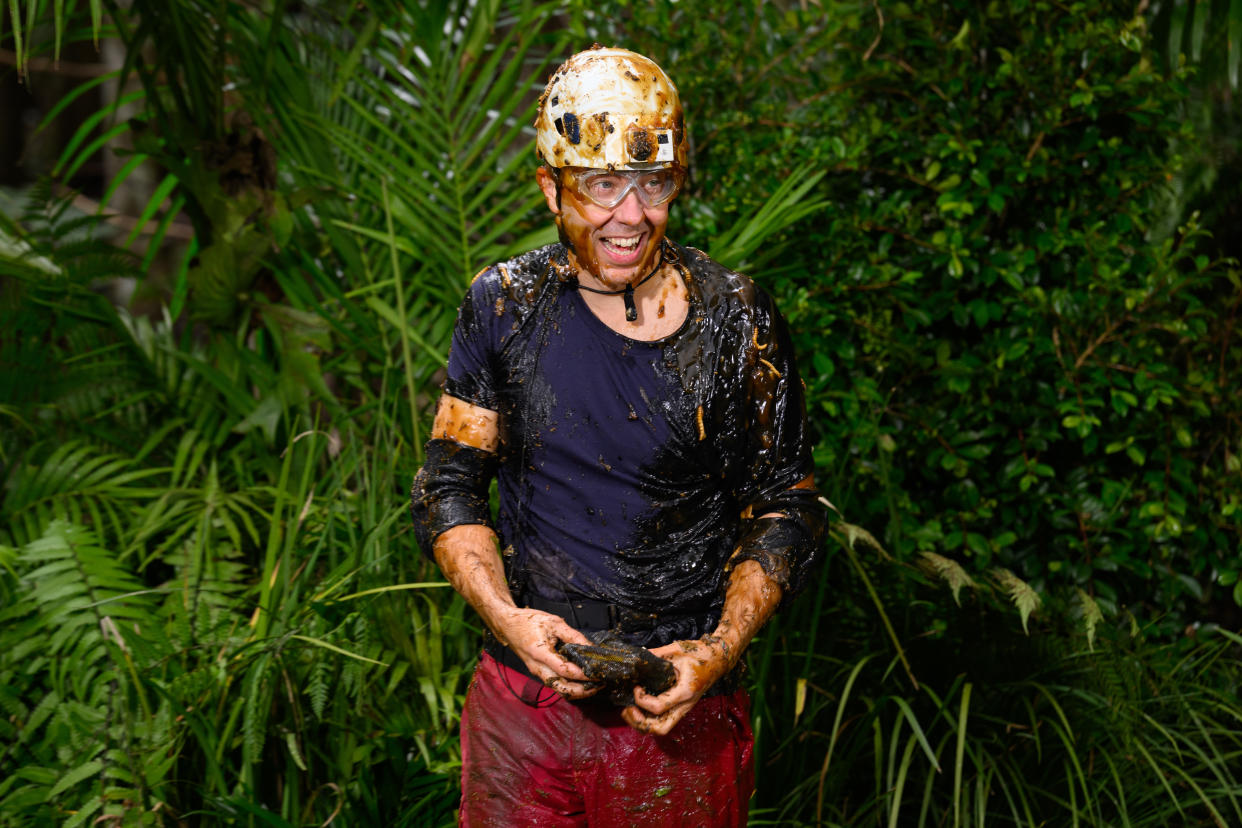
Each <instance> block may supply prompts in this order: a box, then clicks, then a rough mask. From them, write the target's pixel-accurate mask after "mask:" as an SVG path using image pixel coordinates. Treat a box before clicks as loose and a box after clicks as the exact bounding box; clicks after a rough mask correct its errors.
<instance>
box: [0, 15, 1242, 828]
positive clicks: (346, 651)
mask: <svg viewBox="0 0 1242 828" xmlns="http://www.w3.org/2000/svg"><path fill="white" fill-rule="evenodd" d="M79 6H81V7H80V8H79ZM18 7H20V8H21V9H24V10H28V11H29V12H30V13H31V17H30V18H29V20H31V21H36V22H39V21H42V22H43V27H42V28H40V27H37V26H36V27H31V26H30V25H29V22H27V21H26V19H25V18H24V17H22V16H19V20H22V21H23V22H24V23H25V27H24V29H22V32H21V37H22V38H23V39H22V41H21V42H20V43H18V42H17V40H18V38H17V37H16V36H15V35H13V34H11V35H10V37H12V39H13V41H14V46H15V47H17V48H18V50H19V51H20V50H22V49H33V50H34V51H35V53H36V55H37V54H38V53H39V50H43V54H47V53H48V52H52V51H54V50H55V49H56V48H58V47H57V46H56V45H55V43H56V33H57V32H64V33H65V34H64V36H65V38H66V39H67V40H68V41H70V42H71V41H73V39H74V38H77V37H82V36H88V35H89V33H90V30H91V25H92V24H91V12H92V8H91V7H92V4H74V3H70V4H68V9H67V11H66V15H67V17H66V18H65V20H67V21H69V23H64V22H63V21H62V22H61V23H57V22H56V21H55V20H53V19H52V18H51V17H50V16H47V10H46V9H42V8H41V7H40V6H39V4H35V3H30V4H18ZM103 9H104V11H106V12H107V14H106V15H105V16H104V17H103V18H102V24H103V32H102V33H103V34H104V35H105V36H112V37H117V38H119V39H120V41H121V42H122V43H123V45H124V47H125V49H126V53H127V54H128V55H130V56H131V57H132V58H133V63H132V64H128V65H126V66H125V67H122V70H121V73H122V74H124V75H126V76H127V77H128V78H129V79H130V81H131V85H130V86H129V87H127V91H126V92H125V93H124V96H112V97H109V96H108V95H103V96H101V97H100V98H99V99H98V100H99V101H100V107H101V109H100V110H99V116H98V117H97V118H92V119H87V120H86V121H85V122H83V123H82V124H81V125H80V128H78V131H77V133H76V135H74V136H73V137H72V138H71V140H70V141H68V142H67V143H66V144H65V146H64V147H63V148H61V152H60V157H59V161H58V163H57V164H56V169H55V170H53V171H52V177H51V178H50V179H48V180H46V181H45V182H43V183H41V184H39V185H38V186H35V187H33V188H30V189H28V190H27V191H25V192H23V193H21V194H17V195H15V197H14V198H13V199H12V200H11V204H10V206H9V208H8V209H6V211H5V215H4V216H3V217H2V218H0V221H2V222H3V225H2V230H3V235H2V236H0V241H2V242H3V250H4V254H3V267H4V269H5V272H6V279H5V283H4V285H3V287H2V288H0V296H2V310H0V313H2V314H3V319H2V320H0V323H2V324H3V326H4V330H5V331H6V332H7V333H6V336H5V338H4V342H3V354H2V355H3V359H0V388H3V389H4V390H3V394H2V396H0V451H2V452H3V453H2V454H0V462H3V464H4V487H3V500H2V501H0V516H2V517H3V520H2V521H0V533H2V534H0V544H3V545H0V565H3V567H4V570H3V573H2V574H0V595H3V599H4V600H3V610H0V618H3V627H0V639H2V640H0V653H3V655H0V679H3V680H2V681H0V686H2V687H3V690H2V691H0V706H2V707H3V710H4V711H5V718H4V720H3V721H0V732H3V734H4V744H5V747H4V748H3V749H0V822H2V823H3V824H53V823H64V824H86V823H88V822H93V821H96V820H104V821H110V822H117V823H122V824H194V823H196V822H212V823H214V822H219V823H233V822H238V821H245V822H249V823H254V824H275V825H281V824H324V823H325V822H327V821H331V820H341V821H342V823H343V824H355V823H358V824H442V823H445V822H451V820H452V809H453V807H454V806H455V796H456V793H455V784H456V782H455V779H454V778H453V774H454V770H455V767H456V764H455V763H456V761H457V760H456V745H455V741H454V732H453V728H454V725H455V721H456V716H457V713H458V710H459V704H460V698H461V695H462V694H463V693H464V687H465V682H466V677H467V676H468V674H469V669H470V667H471V666H472V661H473V658H474V656H475V653H476V651H477V634H478V630H477V621H476V620H475V619H474V618H473V616H472V615H471V614H470V613H469V612H468V611H466V610H465V608H464V607H463V606H462V603H461V601H460V600H459V599H457V598H455V597H454V596H452V595H451V591H449V590H447V589H445V588H444V587H443V584H442V583H441V582H440V580H439V577H438V574H437V573H435V572H433V571H430V570H429V569H428V568H427V566H426V565H425V564H424V562H422V561H421V560H420V559H419V558H418V556H417V555H416V554H415V553H414V551H413V549H412V541H411V538H410V536H409V533H408V531H407V530H406V523H405V521H406V518H405V516H404V507H403V503H404V491H405V489H406V487H407V485H408V481H409V479H410V477H411V476H412V473H413V471H414V469H416V468H417V465H418V462H419V458H420V454H421V443H422V441H423V438H424V435H425V431H426V426H427V421H428V419H429V414H430V410H431V405H432V404H433V402H434V398H435V393H436V389H437V384H438V373H437V372H438V370H439V368H440V366H441V365H442V364H443V360H444V352H445V348H446V343H447V339H448V333H449V329H450V325H451V321H452V317H453V310H454V308H455V306H456V303H457V301H458V298H459V296H460V295H461V292H462V291H463V289H464V286H465V284H466V283H467V281H468V279H469V278H470V276H472V275H473V273H474V272H476V271H477V270H478V269H479V268H480V267H482V266H484V265H485V264H487V263H489V262H490V261H493V260H495V259H497V258H499V257H501V256H503V255H506V254H507V252H509V251H519V250H523V249H528V248H529V247H531V246H534V245H535V244H539V243H542V242H543V241H546V240H550V238H551V235H550V232H549V229H548V226H547V221H546V216H544V215H543V214H542V213H541V210H540V208H539V199H538V195H537V192H536V190H535V188H534V187H533V186H531V178H532V176H531V168H532V165H533V162H532V159H533V153H532V151H531V150H530V146H529V144H530V141H531V132H530V129H529V126H528V125H529V124H530V123H531V121H532V120H533V109H532V107H533V105H534V99H535V97H536V95H537V93H538V91H539V90H540V89H541V87H542V83H543V79H544V78H545V77H546V75H547V74H548V72H549V71H550V69H551V67H552V66H554V65H555V63H556V62H557V60H559V59H560V58H561V57H563V56H564V55H566V54H568V53H569V52H570V51H573V50H574V49H577V48H580V47H582V46H584V45H587V44H589V43H590V42H591V41H592V40H598V41H600V42H605V43H619V44H622V45H626V46H629V47H631V48H636V49H638V50H640V51H645V52H647V53H649V54H651V55H653V56H655V57H656V58H657V59H658V60H660V61H661V62H662V63H663V64H664V65H665V66H666V68H667V69H668V70H669V72H670V74H672V76H673V77H674V78H675V79H676V80H677V82H678V84H679V86H680V88H681V91H682V94H683V98H684V100H685V102H686V104H687V111H688V117H689V126H690V134H691V136H692V140H693V156H692V159H693V170H692V183H691V188H690V191H689V192H688V193H687V194H686V195H685V196H683V197H682V198H681V199H679V204H678V208H677V210H675V212H674V226H673V228H672V231H671V232H672V234H673V236H674V237H675V238H678V239H679V240H682V241H685V242H688V243H691V244H695V245H696V246H700V247H703V248H704V249H706V250H708V251H709V252H711V253H713V255H716V256H718V257H719V258H721V259H722V260H723V261H726V262H727V263H729V264H731V265H733V266H737V267H742V268H744V269H746V270H747V271H748V272H750V273H752V274H753V275H755V277H756V278H757V279H758V280H759V281H760V282H761V283H762V284H764V285H765V286H767V287H768V288H769V289H770V290H772V291H773V292H774V293H776V294H777V296H778V298H779V301H780V304H781V307H782V308H783V309H784V311H785V313H786V315H787V316H788V317H789V318H790V320H791V322H792V324H793V326H794V328H795V333H796V336H797V337H798V345H799V353H800V355H801V359H802V368H803V374H804V378H805V380H806V383H807V386H808V399H809V401H810V407H811V416H812V420H813V422H814V426H815V428H816V430H817V433H818V434H819V435H820V440H819V443H818V448H817V455H816V459H817V464H818V466H819V480H820V483H821V488H822V489H823V490H824V492H825V494H826V495H827V496H828V497H829V498H830V499H831V500H832V501H833V503H834V504H835V505H836V507H837V508H838V509H839V510H840V512H841V513H842V515H843V516H844V517H845V518H846V519H848V523H846V522H842V523H841V524H840V525H839V526H838V530H837V532H836V534H835V537H834V541H833V549H834V550H836V554H834V555H833V556H831V558H830V561H829V564H828V565H827V566H826V567H825V568H824V570H823V571H822V573H821V578H820V583H819V585H818V589H816V590H813V591H810V592H809V594H807V595H805V596H804V597H803V598H801V599H800V600H799V601H798V602H797V604H796V605H795V606H794V607H793V608H792V610H791V611H790V612H788V613H787V614H785V615H784V616H782V617H781V618H779V619H777V620H776V621H775V622H774V623H773V624H772V625H771V626H770V627H769V628H768V629H767V630H766V631H765V633H764V634H763V636H762V637H761V638H760V639H759V640H757V642H756V644H755V645H754V647H753V648H752V650H751V653H750V664H751V668H752V673H751V676H752V677H751V685H752V691H753V694H754V699H755V715H756V729H757V733H758V738H759V752H758V755H759V756H760V766H759V778H760V789H759V793H758V794H757V798H756V802H755V821H756V822H760V823H761V822H764V821H769V822H772V823H775V824H797V823H801V824H830V825H838V824H840V825H846V824H861V823H868V824H871V823H874V822H876V821H879V820H884V821H886V822H887V824H890V825H895V824H916V823H917V824H937V825H941V824H949V823H952V824H954V825H959V824H962V823H963V822H973V823H979V824H986V823H993V824H1015V825H1017V824H1021V825H1025V824H1030V825H1037V824H1044V823H1048V824H1070V823H1071V822H1073V821H1075V820H1078V821H1080V822H1081V823H1082V824H1088V825H1153V826H1155V825H1168V824H1186V825H1197V824H1203V825H1212V824H1217V825H1224V824H1230V823H1232V822H1238V823H1242V806H1240V804H1239V802H1240V800H1242V782H1240V780H1239V774H1238V771H1237V768H1238V757H1239V756H1242V741H1240V739H1239V736H1238V733H1239V728H1238V727H1237V725H1238V723H1239V721H1242V711H1240V710H1239V708H1238V705H1237V692H1238V683H1239V676H1240V675H1242V672H1240V670H1239V659H1238V650H1237V646H1238V644H1239V640H1238V638H1237V635H1236V631H1237V629H1238V626H1239V620H1238V619H1239V616H1238V609H1237V607H1238V605H1239V604H1242V600H1240V599H1242V587H1240V586H1239V584H1238V580H1237V574H1238V569H1239V568H1240V565H1239V560H1240V559H1242V556H1240V555H1239V553H1240V552H1242V539H1240V537H1239V526H1240V522H1239V520H1238V509H1239V504H1240V502H1242V484H1240V482H1239V481H1240V480H1242V475H1240V474H1239V462H1240V461H1239V451H1240V450H1242V446H1240V445H1239V413H1240V411H1242V405H1240V404H1239V402H1240V401H1239V392H1238V390H1237V386H1238V383H1237V382H1236V381H1235V380H1234V374H1235V373H1236V369H1237V365H1238V359H1239V356H1240V351H1242V344H1240V343H1239V341H1238V339H1237V337H1235V336H1234V332H1233V328H1234V325H1235V322H1236V316H1237V309H1238V305H1239V301H1240V297H1242V289H1240V288H1242V285H1239V271H1238V267H1237V264H1236V262H1235V261H1234V260H1232V259H1231V258H1230V256H1232V255H1236V254H1237V253H1238V250H1237V247H1236V245H1237V238H1238V234H1237V233H1236V212H1235V211H1233V209H1232V208H1231V207H1230V205H1235V204H1236V203H1238V202H1237V195H1238V193H1237V181H1238V177H1237V170H1238V169H1239V160H1238V149H1237V147H1238V145H1237V135H1238V132H1237V114H1236V106H1235V105H1232V104H1231V102H1232V101H1234V100H1235V97H1234V96H1235V95H1236V90H1237V66H1238V59H1237V55H1238V51H1239V50H1238V48H1237V43H1239V42H1242V3H1239V2H1236V0H1230V2H1198V3H1190V2H1184V3H1153V4H1141V6H1140V7H1138V8H1136V7H1134V6H1131V5H1129V4H1123V3H1070V4H1061V3H1052V2H1022V0H1018V1H1017V2H1012V3H1007V4H1001V3H990V4H976V3H967V2H964V0H961V1H960V2H959V1H958V0H947V2H941V3H892V4H888V3H875V4H871V3H827V2H825V3H823V4H822V5H821V4H815V3H762V4H759V3H754V4H752V3H741V4H708V3H695V2H680V3H671V2H662V1H660V0H657V2H636V1H635V2H621V3H617V4H615V5H614V6H612V7H610V8H608V9H606V10H604V9H600V8H598V7H596V6H594V5H588V4H570V5H568V6H557V7H554V6H534V5H532V4H518V3H513V4H508V3H506V4H502V3H500V2H482V3H476V4H473V5H470V4H465V3H463V4H440V3H426V4H405V3H400V4H397V3H394V4H391V5H389V4H386V3H374V4H371V6H370V8H366V9H362V8H358V7H357V6H351V5H350V4H334V3H322V4H304V5H303V4H284V3H277V4H273V5H272V6H271V7H270V8H267V7H263V8H260V7H257V6H253V5H244V4H231V3H226V4H214V3H212V4H208V3H202V2H199V0H180V2H176V3H155V2H145V0H135V2H134V3H132V4H131V5H130V6H128V7H126V8H119V7H114V6H112V5H111V4H108V3H104V4H103ZM40 15H43V17H41V16H40ZM44 18H46V19H44ZM8 23H9V27H8V29H7V31H9V32H12V31H13V25H12V24H13V20H12V19H10V20H9V21H8ZM1235 31H1236V32H1237V34H1236V35H1234V34H1231V32H1235ZM1230 38H1232V40H1230ZM1231 43H1232V45H1231ZM140 54H141V55H144V57H143V59H138V58H137V56H138V55H140ZM160 67H164V68H167V67H178V71H175V72H160V71H157V69H158V68H160ZM32 82H33V83H38V82H39V79H38V77H37V76H36V77H35V78H34V79H33V80H32ZM122 100H124V101H126V102H128V103H130V104H132V105H133V106H134V107H135V109H134V111H133V112H127V113H122V110H121V109H120V107H121V102H122ZM63 103H64V105H67V104H68V99H67V98H66V100H65V101H64V102H63ZM135 113H136V114H135ZM48 117H49V119H50V121H51V122H52V123H58V121H57V120H56V119H57V118H63V117H64V113H63V112H62V110H61V107H60V106H57V107H55V108H53V109H52V110H51V111H50V112H49V113H48ZM100 136H105V137H107V138H108V140H109V141H112V142H113V143H112V144H109V145H108V146H109V147H115V146H116V144H115V142H128V144H129V146H130V147H132V149H131V150H129V151H126V152H125V153H124V154H122V155H121V156H120V159H119V162H120V167H119V172H118V173H117V174H116V175H115V177H114V178H113V179H112V180H111V181H105V182H102V184H101V185H100V186H98V190H99V200H100V201H101V202H108V201H109V200H110V198H113V197H118V196H116V193H117V192H119V191H120V188H121V182H124V180H125V179H126V178H127V176H130V175H132V174H134V173H135V171H136V170H139V169H149V170H152V171H153V172H154V181H155V182H156V184H155V186H154V188H153V189H152V190H151V194H150V195H149V196H148V200H147V201H146V206H145V207H144V208H142V217H143V219H144V220H145V219H150V220H151V221H152V227H153V228H154V230H153V232H151V233H149V234H145V235H142V234H139V233H137V232H134V233H132V234H128V233H120V234H117V233H116V232H115V231H113V230H112V229H111V225H109V224H107V223H105V222H103V221H102V220H101V219H100V218H98V217H97V216H94V215H90V214H86V215H83V214H81V213H79V212H78V211H76V210H75V209H74V208H73V207H72V206H71V198H70V196H68V195H64V194H62V192H61V191H59V190H56V189H54V187H53V182H66V183H69V184H74V183H75V182H78V183H81V180H82V179H81V176H80V175H79V171H81V170H83V169H85V168H89V165H88V162H89V161H90V160H91V159H92V158H95V157H96V156H97V154H98V153H100V152H105V153H106V152H115V149H109V148H105V146H104V145H105V143H106V142H105V141H104V140H97V138H99V137H100ZM113 183H117V187H113V186H112V185H113ZM91 186H95V185H91ZM1199 210H1201V212H1197V211H1199ZM185 225H188V226H189V228H190V229H191V230H192V235H193V241H192V242H191V243H190V244H189V246H188V247H186V246H178V245H177V244H176V243H175V242H174V241H173V240H172V236H170V235H169V230H170V228H172V227H174V226H185ZM140 235H141V238H140ZM144 244H145V246H144ZM118 277H119V278H123V279H131V280H133V282H134V283H135V284H136V285H137V296H138V297H139V300H140V301H141V302H144V303H148V305H149V304H150V303H152V302H153V303H154V304H155V306H156V307H157V308H159V310H158V311H157V312H156V313H154V314H141V313H131V312H130V311H129V310H126V309H124V308H119V307H117V306H116V305H115V304H114V303H113V302H110V301H108V300H107V299H105V298H103V296H101V295H100V293H99V288H100V286H101V285H103V284H106V283H107V282H108V280H115V279H116V278H118ZM859 527H865V529H864V528H859Z"/></svg>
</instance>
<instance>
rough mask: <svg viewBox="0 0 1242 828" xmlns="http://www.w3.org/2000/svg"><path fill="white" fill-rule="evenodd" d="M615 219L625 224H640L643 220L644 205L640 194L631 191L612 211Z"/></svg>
mask: <svg viewBox="0 0 1242 828" xmlns="http://www.w3.org/2000/svg"><path fill="white" fill-rule="evenodd" d="M612 215H613V218H615V219H616V220H617V221H620V222H624V223H625V224H640V223H641V222H642V220H643V203H642V201H641V200H639V198H638V193H636V192H634V191H633V190H631V191H630V192H628V193H626V194H625V198H623V199H621V203H620V204H618V205H617V206H616V208H615V209H613V211H612Z"/></svg>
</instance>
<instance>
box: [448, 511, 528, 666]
mask: <svg viewBox="0 0 1242 828" xmlns="http://www.w3.org/2000/svg"><path fill="white" fill-rule="evenodd" d="M434 548H435V558H436V563H437V564H439V565H440V571H441V572H443V573H444V577H445V578H447V579H448V582H449V583H450V584H452V585H453V589H455V590H457V591H458V592H459V593H461V597H462V598H465V599H466V603H468V604H470V606H472V607H474V609H475V611H476V612H477V613H478V614H479V616H480V617H481V618H482V619H483V623H485V624H486V625H487V627H488V629H490V630H491V631H492V634H493V635H495V636H496V638H498V639H500V642H501V643H502V644H504V645H506V646H508V644H509V641H508V640H507V638H506V636H505V626H506V625H505V618H506V616H507V615H508V614H509V613H510V612H511V611H512V610H515V609H517V606H516V605H515V604H514V603H513V597H512V596H511V595H510V594H509V587H508V586H507V585H506V584H505V574H504V565H503V564H502V563H501V560H500V553H499V552H498V550H497V541H496V533H495V532H493V531H492V529H491V527H489V526H478V525H473V524H467V525H462V526H454V527H453V528H452V529H449V530H447V531H445V532H444V533H442V534H441V535H440V536H439V537H437V538H436V540H435V547H434Z"/></svg>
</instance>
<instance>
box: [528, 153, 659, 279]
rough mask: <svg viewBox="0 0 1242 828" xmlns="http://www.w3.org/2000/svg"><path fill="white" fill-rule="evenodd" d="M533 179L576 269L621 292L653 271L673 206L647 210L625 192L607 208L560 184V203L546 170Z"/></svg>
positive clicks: (638, 199) (636, 199) (633, 194)
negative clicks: (555, 220) (536, 182)
mask: <svg viewBox="0 0 1242 828" xmlns="http://www.w3.org/2000/svg"><path fill="white" fill-rule="evenodd" d="M536 178H537V180H538V181H539V187H540V189H542V190H543V194H544V198H545V199H546V200H547V203H548V209H550V210H551V211H552V212H553V213H554V214H556V215H557V216H558V218H559V222H558V224H559V227H560V230H561V240H562V241H563V242H564V243H565V244H566V245H567V246H568V247H569V248H570V249H571V250H572V251H573V254H574V258H575V259H576V260H577V263H578V266H579V267H580V268H582V269H584V270H586V271H587V272H589V273H590V274H591V275H593V276H595V277H596V278H597V279H599V281H601V282H602V283H604V285H605V286H606V287H608V288H610V289H613V290H619V289H620V288H622V287H624V286H625V285H626V284H629V283H632V282H637V281H639V280H641V279H642V278H643V277H645V276H646V275H647V274H648V273H650V272H651V270H652V268H654V267H655V265H656V262H657V261H658V260H659V256H660V243H661V241H662V240H663V239H664V231H665V228H666V227H667V225H668V205H669V204H670V203H671V201H665V202H664V203H663V204H658V205H656V206H654V207H648V206H646V205H645V204H644V203H643V201H642V200H641V199H640V198H639V196H638V193H637V192H629V193H627V194H626V195H625V197H624V198H623V199H622V200H621V201H620V202H619V203H618V204H617V205H616V206H614V207H611V208H605V207H601V206H599V205H598V204H596V203H595V202H593V201H591V200H590V199H588V198H585V197H584V196H582V195H581V194H580V193H579V192H578V191H577V189H576V188H575V187H571V186H565V185H564V184H562V186H561V187H560V198H559V199H558V198H557V182H556V180H555V178H553V173H552V172H550V171H549V170H548V169H547V168H546V167H540V168H539V170H538V171H537V173H536Z"/></svg>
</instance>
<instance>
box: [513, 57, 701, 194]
mask: <svg viewBox="0 0 1242 828" xmlns="http://www.w3.org/2000/svg"><path fill="white" fill-rule="evenodd" d="M535 133H536V143H535V146H536V149H537V151H538V154H539V158H540V160H541V161H543V163H544V164H546V165H547V166H549V167H558V168H559V167H592V168H596V169H617V170H642V169H652V168H658V167H678V168H680V169H682V170H685V168H686V130H685V124H684V122H683V120H682V113H681V100H680V98H678V95H677V87H676V86H674V85H673V82H672V81H671V80H670V79H669V77H668V75H666V74H664V70H663V69H661V68H660V67H659V66H657V65H656V63H655V62H654V61H653V60H651V59H650V58H646V57H643V56H642V55H640V54H638V53H637V52H631V51H629V50H627V49H605V48H603V47H601V46H599V45H598V44H597V45H595V46H593V47H592V48H590V49H587V50H586V51H584V52H579V53H578V54H576V55H574V56H573V57H571V58H570V59H569V60H567V61H565V62H564V63H563V64H561V67H560V68H559V69H557V70H556V72H555V74H553V75H552V78H551V80H549V81H548V87H547V89H545V90H544V92H543V96H542V97H540V99H539V114H538V115H537V116H536V118H535Z"/></svg>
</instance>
